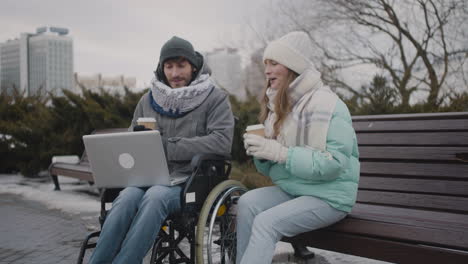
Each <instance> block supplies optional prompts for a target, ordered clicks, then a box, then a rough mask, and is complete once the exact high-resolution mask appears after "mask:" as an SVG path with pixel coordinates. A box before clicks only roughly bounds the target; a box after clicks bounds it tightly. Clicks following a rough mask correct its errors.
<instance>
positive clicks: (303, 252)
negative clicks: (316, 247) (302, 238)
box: [292, 244, 315, 259]
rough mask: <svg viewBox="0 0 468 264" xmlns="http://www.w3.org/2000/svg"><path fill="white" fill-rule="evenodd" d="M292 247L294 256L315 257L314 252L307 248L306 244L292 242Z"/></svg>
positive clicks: (302, 257)
mask: <svg viewBox="0 0 468 264" xmlns="http://www.w3.org/2000/svg"><path fill="white" fill-rule="evenodd" d="M292 246H293V248H294V256H296V257H298V258H301V259H311V258H313V257H315V253H314V252H312V251H310V250H308V249H307V247H306V246H304V245H302V244H292Z"/></svg>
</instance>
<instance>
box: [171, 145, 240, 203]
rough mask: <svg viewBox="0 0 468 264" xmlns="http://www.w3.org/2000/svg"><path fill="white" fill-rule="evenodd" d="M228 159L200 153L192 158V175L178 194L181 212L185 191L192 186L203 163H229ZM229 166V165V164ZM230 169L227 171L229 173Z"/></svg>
mask: <svg viewBox="0 0 468 264" xmlns="http://www.w3.org/2000/svg"><path fill="white" fill-rule="evenodd" d="M230 159H231V158H230V157H227V156H222V155H217V154H210V153H200V154H197V155H195V156H193V158H192V161H191V162H190V166H191V167H192V175H190V177H189V178H188V179H187V181H186V182H185V184H184V186H183V189H182V192H181V193H180V203H181V208H182V211H183V208H184V207H185V197H186V196H185V195H186V194H187V190H188V189H189V187H190V186H191V184H192V181H193V180H194V178H195V176H196V175H197V173H198V170H199V168H201V166H202V165H203V163H204V162H210V161H226V162H228V161H230ZM229 164H230V163H229ZM230 170H231V169H230V167H229V170H228V171H230ZM228 174H229V172H228Z"/></svg>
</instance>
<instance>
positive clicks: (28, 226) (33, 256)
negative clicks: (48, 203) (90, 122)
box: [0, 194, 88, 264]
mask: <svg viewBox="0 0 468 264" xmlns="http://www.w3.org/2000/svg"><path fill="white" fill-rule="evenodd" d="M0 212H1V213H0V223H1V225H0V234H1V235H0V263H2V264H3V263H15V264H16V263H18V264H19V263H22V264H23V263H24V264H26V263H36V264H40V263H44V264H45V263H47V264H50V263H75V262H76V259H77V256H78V252H79V245H80V241H81V238H82V237H84V235H85V234H86V233H87V232H88V231H87V230H86V227H85V225H84V223H83V222H82V221H81V220H80V219H76V218H71V217H70V216H68V215H66V214H64V213H62V212H60V211H58V210H50V209H47V208H46V207H45V206H44V205H42V204H40V203H38V202H34V201H27V200H23V199H21V197H20V196H17V195H11V194H0Z"/></svg>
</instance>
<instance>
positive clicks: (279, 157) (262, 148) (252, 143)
mask: <svg viewBox="0 0 468 264" xmlns="http://www.w3.org/2000/svg"><path fill="white" fill-rule="evenodd" d="M244 146H247V148H246V149H247V151H246V153H247V155H252V156H255V157H256V158H259V159H267V160H271V161H275V162H278V163H284V162H286V159H287V158H288V148H287V147H285V146H283V145H281V144H280V143H278V141H276V140H273V139H266V138H264V137H261V136H257V135H253V134H244Z"/></svg>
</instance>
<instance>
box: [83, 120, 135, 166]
mask: <svg viewBox="0 0 468 264" xmlns="http://www.w3.org/2000/svg"><path fill="white" fill-rule="evenodd" d="M127 131H128V128H104V129H96V130H94V131H93V132H91V135H93V134H106V133H119V132H127ZM80 163H89V160H88V154H86V150H84V151H83V154H82V155H81V159H80Z"/></svg>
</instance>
